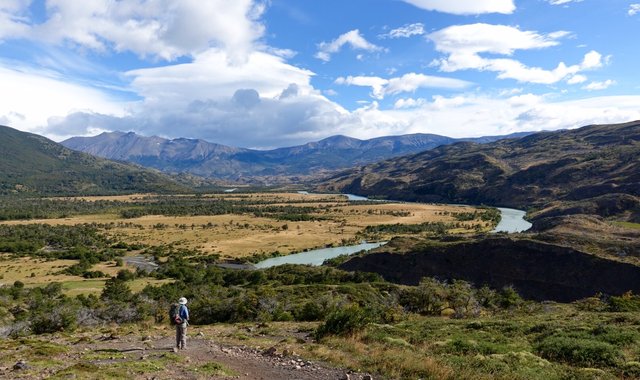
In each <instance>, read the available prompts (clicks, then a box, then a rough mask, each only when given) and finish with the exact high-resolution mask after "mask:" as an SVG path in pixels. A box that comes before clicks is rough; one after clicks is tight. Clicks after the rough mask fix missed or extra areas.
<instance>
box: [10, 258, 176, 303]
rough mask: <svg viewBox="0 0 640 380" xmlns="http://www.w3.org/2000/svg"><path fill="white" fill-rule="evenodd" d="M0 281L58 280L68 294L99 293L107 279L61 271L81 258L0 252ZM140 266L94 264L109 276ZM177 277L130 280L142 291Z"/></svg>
mask: <svg viewBox="0 0 640 380" xmlns="http://www.w3.org/2000/svg"><path fill="white" fill-rule="evenodd" d="M0 257H1V258H0V284H6V285H11V284H13V283H14V282H16V281H21V282H22V283H24V284H25V285H26V286H28V287H30V286H40V285H46V284H50V283H54V282H59V283H62V284H63V290H64V292H65V293H66V294H67V295H72V296H73V295H77V294H81V293H82V294H88V293H94V294H99V293H100V292H102V288H103V287H104V282H105V279H84V278H81V277H77V276H71V275H67V274H59V273H58V272H60V271H62V270H63V269H65V268H67V267H69V266H71V265H73V264H76V263H77V262H78V261H77V260H46V259H34V258H29V257H19V258H10V256H8V255H7V256H4V257H2V256H0ZM122 269H129V270H132V271H135V269H136V268H134V267H128V266H126V265H125V266H122V267H118V266H116V265H115V262H110V263H100V264H96V265H94V266H93V267H92V268H91V270H97V271H101V272H104V273H105V274H106V275H108V276H115V275H116V274H117V273H118V271H119V270H122ZM171 281H173V280H155V279H150V278H140V279H136V280H134V281H131V282H130V283H129V287H130V288H131V290H133V291H135V292H138V291H140V290H142V289H143V288H144V287H145V286H147V285H149V284H164V283H167V282H171Z"/></svg>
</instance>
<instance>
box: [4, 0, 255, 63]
mask: <svg viewBox="0 0 640 380" xmlns="http://www.w3.org/2000/svg"><path fill="white" fill-rule="evenodd" d="M5 2H6V3H8V4H9V5H10V7H7V6H6V5H4V3H5ZM29 2H30V1H26V0H25V1H22V0H3V5H0V25H6V17H5V16H6V15H5V14H6V13H7V12H6V10H8V11H11V13H12V14H15V13H16V12H18V11H19V10H20V8H17V7H16V6H15V4H21V5H24V4H27V5H28V3H29ZM46 7H47V19H46V21H44V22H43V23H39V24H36V23H35V22H34V21H33V20H30V19H28V18H26V17H25V18H24V19H17V20H16V19H15V17H14V20H13V24H10V25H9V26H13V28H14V29H15V28H18V29H20V30H18V32H15V31H14V32H12V33H11V34H12V35H10V36H12V37H24V38H30V39H35V40H38V41H46V42H49V43H70V44H73V45H76V46H78V47H81V48H88V49H93V50H97V51H108V50H113V51H116V52H124V51H131V52H133V53H135V54H137V55H139V56H143V57H147V56H151V57H158V58H161V59H164V60H173V59H176V58H178V57H180V56H190V55H192V54H194V53H197V52H200V51H203V50H206V49H208V48H210V47H212V46H215V47H218V48H223V49H226V50H227V51H228V52H230V54H229V56H230V58H231V59H232V60H233V61H234V62H242V61H244V59H245V58H246V56H247V55H248V54H249V53H250V52H251V51H252V50H253V49H254V44H255V41H256V40H257V39H258V38H259V37H261V36H262V34H263V32H264V27H263V25H262V24H261V23H259V22H258V21H257V20H258V17H259V16H260V15H261V13H262V12H263V10H264V6H263V5H262V3H254V2H253V1H252V0H234V1H226V0H208V1H205V2H202V1H198V0H157V1H147V0H131V1H109V2H106V1H75V0H49V1H47V3H46ZM26 29H28V30H26ZM0 30H3V32H0V33H2V34H5V33H6V31H5V28H0ZM2 34H0V38H1V37H2Z"/></svg>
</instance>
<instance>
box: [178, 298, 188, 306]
mask: <svg viewBox="0 0 640 380" xmlns="http://www.w3.org/2000/svg"><path fill="white" fill-rule="evenodd" d="M178 303H179V304H180V305H186V304H187V299H186V298H184V297H180V299H179V300H178Z"/></svg>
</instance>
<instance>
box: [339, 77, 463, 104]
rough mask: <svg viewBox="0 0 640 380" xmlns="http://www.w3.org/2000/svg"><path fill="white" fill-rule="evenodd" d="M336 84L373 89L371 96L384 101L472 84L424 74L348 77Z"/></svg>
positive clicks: (460, 87)
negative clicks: (410, 93) (393, 76)
mask: <svg viewBox="0 0 640 380" xmlns="http://www.w3.org/2000/svg"><path fill="white" fill-rule="evenodd" d="M335 83H336V84H341V85H350V86H362V87H371V96H372V97H373V98H376V99H383V98H384V97H385V96H386V95H395V94H398V93H401V92H414V91H416V90H417V89H419V88H448V89H464V88H466V87H469V86H470V85H471V84H472V83H471V82H467V81H464V80H460V79H454V78H445V77H438V76H431V75H424V74H416V73H407V74H405V75H403V76H401V77H396V78H391V79H384V78H380V77H368V76H355V77H354V76H348V77H340V78H338V79H336V81H335Z"/></svg>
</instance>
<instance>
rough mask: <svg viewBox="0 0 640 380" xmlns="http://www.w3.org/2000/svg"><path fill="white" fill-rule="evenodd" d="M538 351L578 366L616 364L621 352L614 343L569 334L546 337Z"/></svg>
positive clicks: (547, 356)
mask: <svg viewBox="0 0 640 380" xmlns="http://www.w3.org/2000/svg"><path fill="white" fill-rule="evenodd" d="M536 351H537V352H538V353H539V354H540V355H541V356H542V357H544V358H546V359H549V360H554V361H560V362H566V363H569V364H573V365H578V366H585V367H590V366H614V365H616V364H617V363H618V361H619V359H620V357H621V353H620V351H619V350H618V349H617V348H616V347H615V346H613V345H611V344H609V343H605V342H599V341H596V340H591V339H584V338H576V337H569V336H558V335H556V336H550V337H547V338H544V339H543V340H542V341H541V342H540V343H539V344H538V345H537V346H536Z"/></svg>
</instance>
